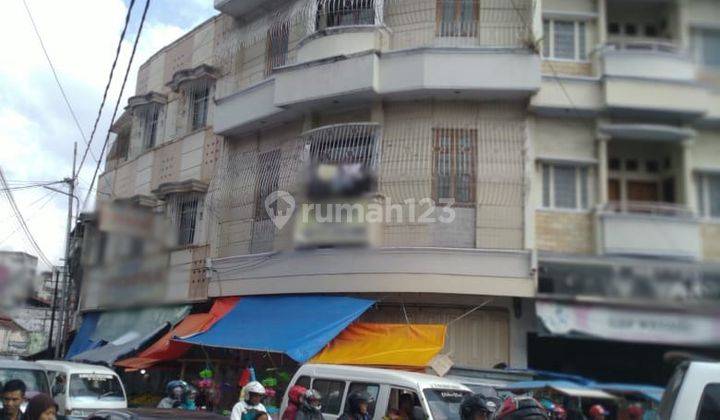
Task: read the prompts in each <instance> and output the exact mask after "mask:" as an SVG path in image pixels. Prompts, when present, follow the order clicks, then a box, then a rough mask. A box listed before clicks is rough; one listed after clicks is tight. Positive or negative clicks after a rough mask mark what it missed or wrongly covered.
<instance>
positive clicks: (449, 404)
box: [423, 388, 469, 420]
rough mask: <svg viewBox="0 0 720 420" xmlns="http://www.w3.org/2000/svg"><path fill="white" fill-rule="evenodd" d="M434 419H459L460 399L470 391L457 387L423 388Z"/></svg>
mask: <svg viewBox="0 0 720 420" xmlns="http://www.w3.org/2000/svg"><path fill="white" fill-rule="evenodd" d="M423 394H424V395H425V399H426V400H427V403H428V406H429V407H430V414H431V415H432V418H433V420H449V419H453V420H455V419H459V418H460V414H459V409H460V401H462V399H463V397H464V396H466V395H468V394H469V392H467V391H461V390H456V389H435V388H426V389H424V390H423Z"/></svg>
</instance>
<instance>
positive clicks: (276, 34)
mask: <svg viewBox="0 0 720 420" xmlns="http://www.w3.org/2000/svg"><path fill="white" fill-rule="evenodd" d="M289 37H290V27H289V26H288V25H286V24H281V25H277V26H274V27H272V28H271V29H270V30H269V31H268V34H267V54H266V58H265V76H266V77H267V76H269V75H271V74H272V72H273V69H274V68H276V67H281V66H284V65H285V64H286V63H287V59H288V42H289Z"/></svg>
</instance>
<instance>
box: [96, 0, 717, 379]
mask: <svg viewBox="0 0 720 420" xmlns="http://www.w3.org/2000/svg"><path fill="white" fill-rule="evenodd" d="M657 3H659V4H658V7H650V8H647V7H646V5H647V2H641V1H627V2H626V1H622V2H621V1H615V0H582V1H572V2H568V1H562V0H542V1H541V0H535V1H530V0H353V1H334V0H299V1H290V2H281V1H272V0H216V1H215V7H216V9H217V10H218V11H219V12H220V14H219V15H217V16H216V17H214V18H211V19H209V20H208V21H206V22H205V23H203V24H201V25H200V26H199V27H197V28H195V29H194V30H193V31H191V32H190V33H188V34H187V35H185V36H184V37H182V38H181V39H179V40H177V41H176V42H174V43H173V44H171V45H169V46H167V47H165V48H164V49H162V50H161V51H159V52H158V53H157V54H155V55H154V56H153V57H152V58H151V59H150V60H148V61H147V62H146V63H145V64H143V65H142V67H141V68H140V71H139V74H138V83H137V92H136V96H134V97H132V98H131V99H130V100H129V104H128V107H127V111H126V113H125V114H124V115H123V116H122V117H121V118H120V119H119V120H118V121H117V122H116V123H115V125H114V127H113V130H114V131H115V132H116V134H117V138H116V141H115V143H114V145H113V147H112V149H111V152H110V154H109V155H108V157H107V163H106V168H105V172H104V173H103V174H102V176H101V178H100V180H99V184H98V189H99V191H98V199H99V200H100V201H123V202H131V203H133V205H137V206H147V207H149V208H152V209H153V211H155V212H156V213H158V214H160V215H162V216H163V217H164V218H165V219H166V220H167V221H168V222H169V223H170V225H172V226H173V229H174V231H175V235H174V236H175V239H176V241H175V243H174V244H173V247H172V249H171V252H170V257H169V259H168V261H169V262H168V268H169V270H168V274H167V275H166V276H164V277H163V278H162V279H161V280H160V279H155V280H151V281H154V282H162V283H163V284H162V287H159V288H157V290H159V292H158V296H159V297H160V300H161V301H163V302H165V303H190V302H203V301H205V300H207V299H210V298H215V297H221V296H250V295H278V294H307V293H313V294H318V293H320V294H341V295H350V296H367V297H372V298H374V299H377V300H378V302H379V303H378V304H377V305H376V306H375V307H374V308H373V309H371V310H370V311H368V312H367V313H366V314H365V315H364V318H363V319H366V320H370V321H375V322H405V321H406V320H410V321H411V322H415V323H448V322H451V321H452V322H451V323H450V324H449V328H448V335H447V339H446V348H445V350H444V353H445V354H448V355H449V356H450V358H451V359H452V360H453V362H454V363H455V364H456V365H458V366H468V367H477V368H490V367H492V366H494V365H496V364H498V363H506V364H508V365H510V366H512V367H518V368H524V367H527V365H528V353H529V351H531V350H532V349H529V344H528V343H529V342H532V343H534V344H533V345H535V346H536V348H535V350H533V351H535V352H536V354H538V360H540V361H543V363H546V362H544V360H545V359H544V358H546V357H547V356H546V355H545V352H546V351H545V348H546V347H547V346H552V345H553V344H552V343H548V342H547V341H543V339H539V338H538V337H537V333H538V332H541V333H543V336H545V335H548V334H549V336H551V337H554V336H562V335H563V332H562V331H560V329H555V330H553V328H539V327H538V325H539V324H538V322H539V321H540V322H541V324H542V323H543V322H544V323H545V324H548V323H550V321H551V320H548V319H544V320H541V319H539V316H536V311H545V312H547V311H548V308H555V307H559V310H564V311H570V312H571V313H572V311H574V310H576V309H577V308H576V307H577V306H578V305H591V306H592V307H593V308H599V309H598V310H610V311H612V310H614V309H613V308H614V306H613V305H614V303H613V302H615V301H616V300H617V298H618V297H617V296H614V295H613V294H612V292H611V291H609V290H608V289H607V288H602V287H600V288H599V289H597V290H595V289H592V287H590V286H588V288H584V286H582V285H580V286H577V287H576V289H569V288H567V285H568V284H570V283H572V284H574V285H577V284H579V283H582V284H585V283H593V282H594V283H593V284H597V283H603V282H606V283H607V282H609V281H610V280H606V279H604V277H602V275H604V274H602V275H598V274H597V273H595V272H593V271H592V268H594V267H601V269H600V271H601V272H602V273H606V272H613V270H620V271H622V270H621V269H618V268H614V267H620V266H622V264H625V265H628V264H629V265H630V266H634V264H636V263H638V261H641V262H643V264H645V265H646V266H647V264H648V263H647V261H651V263H650V264H651V266H652V267H655V265H652V264H655V259H657V264H659V265H662V264H668V262H667V261H668V259H671V260H676V261H678V264H680V265H682V266H684V267H689V268H688V270H695V271H693V272H694V273H695V272H701V273H704V272H706V271H707V272H708V273H709V274H707V275H706V276H705V277H703V278H706V279H709V278H711V277H712V275H713V274H712V270H711V268H712V267H710V266H711V265H712V264H710V263H709V262H710V261H713V260H717V259H718V258H720V254H718V252H717V250H718V249H719V248H718V247H719V246H720V245H719V242H720V230H718V229H717V228H716V227H715V225H714V221H713V218H714V217H716V216H717V215H715V214H714V212H715V210H716V209H715V207H718V206H715V204H717V203H718V200H720V196H718V195H717V194H716V193H717V191H716V190H717V189H716V188H715V185H716V184H718V185H720V178H718V176H717V175H715V172H714V171H720V153H719V152H720V149H719V148H718V147H717V145H718V144H720V133H719V132H718V129H717V127H718V123H719V122H720V109H718V108H717V106H716V105H715V104H717V103H720V94H718V93H717V91H716V90H714V88H713V87H712V86H716V85H713V83H717V80H719V79H717V78H716V76H717V67H714V66H716V65H717V62H715V61H713V60H716V57H717V56H713V55H712V54H713V53H715V54H716V53H717V48H718V45H716V44H717V42H716V40H717V38H716V37H717V34H718V32H717V31H716V30H715V29H708V27H707V26H706V25H703V24H702V23H703V22H706V21H707V20H708V19H711V16H717V15H718V13H720V6H718V5H717V4H715V3H713V2H710V1H700V0H695V1H691V2H689V3H688V4H687V5H684V6H683V7H682V8H681V7H680V6H678V5H675V4H674V3H672V2H668V1H657ZM641 12H642V13H652V14H658V16H654V15H653V16H651V17H652V19H651V18H650V17H648V18H647V19H645V17H643V15H642V13H641ZM648 22H650V23H648ZM653 22H654V23H653ZM653 25H655V26H653ZM694 25H695V26H694ZM633 28H634V29H633ZM713 31H715V32H713ZM698 43H704V44H702V46H698ZM689 51H694V52H695V54H694V55H691V54H689ZM713 57H714V58H713ZM713 151H714V153H713ZM307 162H315V163H320V164H326V165H332V164H337V163H351V164H355V165H357V166H360V167H362V168H366V169H369V170H370V171H371V172H372V173H373V174H374V178H375V181H376V182H375V183H374V186H373V187H372V189H371V191H370V193H371V194H368V195H366V198H365V199H364V200H369V202H372V203H380V204H382V205H385V204H388V205H389V204H393V205H396V206H397V207H395V210H394V211H395V212H396V214H397V213H401V214H403V215H409V214H412V213H411V212H412V211H416V212H417V214H422V215H423V216H426V217H427V218H430V219H433V220H437V219H438V218H439V217H440V215H441V212H442V211H443V210H442V208H436V209H432V208H428V207H427V204H428V203H429V202H431V201H432V202H435V203H441V202H444V201H445V200H452V201H453V202H454V205H453V211H454V214H455V217H454V220H453V221H452V222H451V223H440V222H437V221H436V222H433V223H428V222H425V221H423V220H417V217H416V218H414V219H413V218H410V217H404V218H392V217H389V218H386V219H385V220H383V221H382V222H380V223H360V225H359V227H358V228H356V229H352V230H351V232H352V233H351V234H349V235H347V234H345V235H343V236H342V238H341V239H339V238H338V236H337V231H336V230H335V231H330V232H326V231H323V230H322V229H320V230H318V228H317V226H311V225H308V224H307V223H303V222H301V221H300V220H299V219H298V218H297V217H295V218H294V219H293V220H291V222H290V223H288V224H287V225H285V226H284V227H283V228H282V229H278V227H277V226H276V225H275V224H274V223H273V218H272V217H270V215H269V213H268V209H270V211H271V212H275V214H280V213H281V212H283V211H285V210H287V209H282V210H281V209H278V208H276V207H275V206H274V205H273V206H266V199H268V197H270V196H271V195H272V194H273V193H274V192H276V191H287V192H289V193H291V194H292V195H293V197H295V199H296V201H297V203H296V205H297V206H298V208H300V207H301V206H302V204H303V203H305V202H307V200H306V199H305V198H304V197H305V195H306V190H305V188H306V185H305V184H304V183H303V182H302V180H303V179H304V172H303V170H302V168H303V165H304V164H305V163H307ZM633 168H634V169H633ZM367 202H368V201H363V203H364V204H367ZM411 207H412V209H411ZM385 208H387V207H385ZM389 213H392V212H389ZM296 216H297V212H296ZM386 216H387V214H386ZM648 231H653V232H656V231H657V232H660V233H658V234H657V235H656V236H651V235H645V234H644V233H645V232H648ZM299 238H300V239H299ZM111 242H112V241H111ZM106 249H108V250H112V249H123V247H122V246H121V245H117V246H115V247H113V246H111V245H108V246H107V247H106ZM123 255H126V254H123ZM123 258H125V257H120V258H119V260H117V259H116V260H114V261H122V260H123ZM111 260H112V258H111ZM98 261H99V262H98ZM107 261H108V260H107V259H103V258H99V259H98V258H96V259H94V260H93V262H92V263H88V264H89V265H90V268H89V269H88V270H86V278H88V279H87V280H85V283H86V286H87V285H88V284H91V283H92V282H93V278H95V279H98V278H101V277H103V276H106V277H107V272H108V266H111V265H112V264H111V263H108V262H107ZM113 264H121V262H115V263H113ZM670 265H673V266H675V264H670ZM588 267H590V268H591V269H588ZM602 267H605V268H602ZM607 267H610V268H607ZM588 270H589V271H591V272H592V273H591V274H588ZM603 270H605V271H603ZM608 270H609V271H608ZM646 270H648V269H646ZM698 270H699V271H698ZM626 271H627V270H626ZM645 272H647V271H645ZM93 273H95V277H93ZM563 276H565V277H563ZM567 276H570V277H571V278H573V279H575V278H579V280H577V281H576V282H568V281H567V278H566V277H567ZM608 276H610V275H609V274H608ZM666 277H667V276H666ZM653 279H654V277H653V276H651V282H652V280H653ZM539 280H540V281H539ZM703 281H705V280H703ZM578 282H579V283H578ZM583 282H584V283H583ZM667 282H669V284H680V283H682V282H683V280H682V279H681V278H679V277H678V278H675V277H672V275H671V276H670V277H669V280H667ZM144 286H147V284H145V285H144ZM89 287H90V286H87V287H84V293H83V298H82V309H83V310H84V311H98V310H106V309H108V308H110V307H113V306H117V302H104V301H103V299H102V297H101V295H102V294H101V293H97V291H96V292H94V293H91V292H87V290H88V288H89ZM587 290H592V292H591V293H589V296H590V297H591V298H592V299H589V301H591V302H592V303H587V302H585V301H584V300H583V299H584V297H583V296H584V295H586V294H587V293H586V292H587ZM538 297H539V298H540V300H539V301H538V303H537V305H539V306H538V309H537V310H536V300H535V299H536V298H538ZM622 297H623V298H625V299H626V300H627V302H629V303H631V304H632V305H639V304H637V301H638V299H640V298H643V299H644V298H647V299H648V300H652V301H653V302H655V303H654V304H657V305H656V306H658V305H659V308H656V310H657V311H660V312H664V311H666V310H669V309H668V307H666V305H664V304H662V302H664V301H665V298H666V297H662V299H659V300H658V299H654V298H653V299H651V298H652V297H648V296H638V295H633V294H632V293H629V294H626V295H624V296H622ZM705 297H708V296H705ZM705 297H704V298H705ZM717 297H718V296H715V299H717ZM696 298H698V296H691V297H689V299H691V300H693V299H696ZM667 300H669V298H668V299H667ZM693 301H694V300H693ZM658 302H660V303H658ZM553 305H554V306H553ZM633 308H635V306H633ZM545 312H543V313H545ZM551 312H552V310H551ZM552 325H555V324H552ZM571 329H572V330H573V331H572V332H573V333H574V332H575V331H574V329H573V328H571ZM601 338H602V339H604V340H608V342H613V341H614V340H621V341H622V340H623V339H627V337H626V338H623V337H619V336H618V335H617V334H616V333H615V332H612V331H611V332H610V333H608V335H607V336H605V337H601ZM547 363H550V362H547ZM556 368H557V369H560V370H562V369H563V368H564V367H563V366H557V367H556Z"/></svg>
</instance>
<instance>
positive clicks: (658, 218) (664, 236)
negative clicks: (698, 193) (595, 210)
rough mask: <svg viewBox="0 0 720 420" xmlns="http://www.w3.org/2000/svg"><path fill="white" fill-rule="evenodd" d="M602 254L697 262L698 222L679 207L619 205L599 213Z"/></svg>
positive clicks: (699, 241) (653, 204) (700, 249)
mask: <svg viewBox="0 0 720 420" xmlns="http://www.w3.org/2000/svg"><path fill="white" fill-rule="evenodd" d="M598 223H599V226H598V227H599V231H600V245H601V252H602V253H603V254H607V255H627V256H644V257H665V258H679V259H686V260H699V259H700V258H701V256H702V243H701V237H700V227H699V224H698V221H697V220H696V219H695V218H694V217H693V216H692V214H691V213H690V212H689V211H687V210H685V209H683V208H682V207H680V206H677V205H672V204H655V203H639V202H636V203H622V204H614V205H610V206H608V208H607V209H606V210H605V211H602V212H601V213H599V214H598Z"/></svg>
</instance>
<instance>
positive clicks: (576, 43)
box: [542, 18, 590, 63]
mask: <svg viewBox="0 0 720 420" xmlns="http://www.w3.org/2000/svg"><path fill="white" fill-rule="evenodd" d="M555 22H572V23H573V55H574V57H573V58H564V57H555ZM546 23H547V31H545V25H546ZM581 28H582V29H583V30H584V31H585V37H584V39H585V48H584V50H585V57H582V56H581V55H580V40H581V36H580V30H581ZM543 39H544V42H543V52H542V57H543V58H544V59H546V60H553V61H568V62H573V63H588V62H590V58H589V54H588V22H587V21H586V20H584V19H572V18H563V19H560V18H543ZM546 45H547V47H548V48H547V49H548V50H549V51H545V46H546Z"/></svg>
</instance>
